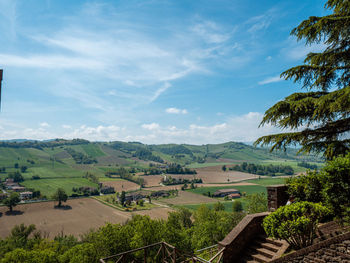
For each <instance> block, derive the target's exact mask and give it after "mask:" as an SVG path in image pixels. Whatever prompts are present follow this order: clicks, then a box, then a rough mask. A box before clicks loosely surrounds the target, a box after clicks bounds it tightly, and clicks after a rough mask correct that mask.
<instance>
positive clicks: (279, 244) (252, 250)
mask: <svg viewBox="0 0 350 263" xmlns="http://www.w3.org/2000/svg"><path fill="white" fill-rule="evenodd" d="M287 248H288V243H287V242H285V241H283V240H274V239H271V238H268V237H266V236H263V235H260V236H258V237H257V238H255V240H254V242H252V243H251V244H250V245H249V246H248V247H247V248H246V249H245V250H244V254H243V255H242V260H241V261H240V262H241V263H255V262H261V263H264V262H269V261H271V260H273V259H275V258H278V257H280V256H281V255H282V254H283V253H284V252H285V251H286V250H287Z"/></svg>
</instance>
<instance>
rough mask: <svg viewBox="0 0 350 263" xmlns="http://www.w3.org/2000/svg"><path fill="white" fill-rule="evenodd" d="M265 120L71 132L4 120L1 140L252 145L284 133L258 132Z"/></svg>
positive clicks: (253, 116)
mask: <svg viewBox="0 0 350 263" xmlns="http://www.w3.org/2000/svg"><path fill="white" fill-rule="evenodd" d="M262 117H263V114H262V113H258V112H249V113H247V114H243V115H239V116H231V117H229V118H226V119H225V120H224V121H222V122H219V123H216V124H213V125H201V124H194V123H192V124H190V125H187V126H184V127H177V126H175V125H169V126H162V125H160V124H159V123H155V122H153V123H145V124H142V125H141V128H142V130H141V129H138V128H137V127H123V128H122V127H119V126H116V125H98V126H88V125H81V126H79V127H71V128H68V126H69V125H68V126H65V127H62V128H61V129H59V128H57V129H50V131H49V130H47V129H45V128H44V127H39V128H32V127H27V126H23V125H22V126H18V125H17V124H16V123H13V122H8V121H6V120H1V128H2V129H1V134H0V139H14V138H24V139H35V140H43V139H54V138H66V139H73V138H82V139H87V140H90V141H114V140H121V141H141V142H143V143H149V144H161V143H189V144H207V143H222V142H227V141H240V142H252V141H255V140H256V139H257V138H258V137H260V136H263V135H267V134H273V133H277V132H281V131H280V130H279V129H277V128H275V127H273V126H270V125H265V126H263V127H261V128H258V126H259V123H260V122H261V120H262Z"/></svg>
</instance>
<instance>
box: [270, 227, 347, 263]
mask: <svg viewBox="0 0 350 263" xmlns="http://www.w3.org/2000/svg"><path fill="white" fill-rule="evenodd" d="M328 257H334V259H331V258H328ZM337 258H338V259H339V258H340V261H339V260H337ZM313 259H314V261H312V260H313ZM319 260H322V261H319ZM347 260H348V261H347ZM285 262H292V263H299V262H350V232H348V233H346V234H343V235H339V236H336V237H333V238H330V239H327V240H325V241H322V242H320V243H317V244H314V245H311V246H309V247H306V248H303V249H300V250H297V251H295V252H293V253H291V254H288V255H286V256H284V257H281V258H278V259H276V260H272V261H271V263H285Z"/></svg>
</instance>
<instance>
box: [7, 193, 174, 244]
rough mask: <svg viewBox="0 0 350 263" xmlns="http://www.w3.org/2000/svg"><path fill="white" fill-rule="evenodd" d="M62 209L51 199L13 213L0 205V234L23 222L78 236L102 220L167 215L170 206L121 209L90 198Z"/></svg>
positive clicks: (54, 233) (16, 209)
mask: <svg viewBox="0 0 350 263" xmlns="http://www.w3.org/2000/svg"><path fill="white" fill-rule="evenodd" d="M64 208H65V209H55V208H54V203H53V202H42V203H34V204H26V205H18V206H16V208H15V209H14V210H15V212H14V213H13V214H10V215H9V214H7V213H6V211H7V209H6V208H5V207H0V225H1V228H0V237H5V236H8V235H9V233H10V231H11V229H12V227H14V226H15V225H18V224H21V223H25V224H26V225H28V224H35V225H36V227H37V229H38V230H41V231H42V233H45V234H48V235H49V237H50V238H53V237H54V236H56V235H58V234H61V233H62V232H63V233H64V234H72V235H75V236H77V237H79V235H81V234H83V233H86V232H88V231H89V230H90V229H91V228H95V229H96V228H98V227H100V226H103V225H104V224H105V223H107V222H110V223H124V222H125V221H126V220H128V219H131V217H132V215H136V214H141V215H149V216H150V217H151V218H166V217H167V215H168V212H170V211H172V210H171V209H170V208H166V207H157V208H155V209H152V210H145V211H136V212H123V211H119V210H117V209H114V208H112V207H109V206H106V205H104V204H102V203H100V202H98V201H96V200H94V199H92V198H82V199H74V200H69V201H68V202H67V203H66V206H65V207H64Z"/></svg>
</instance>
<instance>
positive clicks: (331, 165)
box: [320, 154, 350, 222]
mask: <svg viewBox="0 0 350 263" xmlns="http://www.w3.org/2000/svg"><path fill="white" fill-rule="evenodd" d="M320 176H322V177H324V182H325V189H324V193H325V198H326V202H327V204H328V205H329V207H330V208H331V209H332V210H333V213H334V214H335V215H336V216H337V217H339V218H342V219H345V220H346V219H347V218H346V217H349V214H348V213H349V208H350V198H349V197H350V154H348V155H347V156H345V157H338V158H335V159H334V160H332V161H329V162H328V163H327V165H326V166H325V167H324V169H323V173H322V174H321V175H320ZM348 222H350V220H349V221H348Z"/></svg>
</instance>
